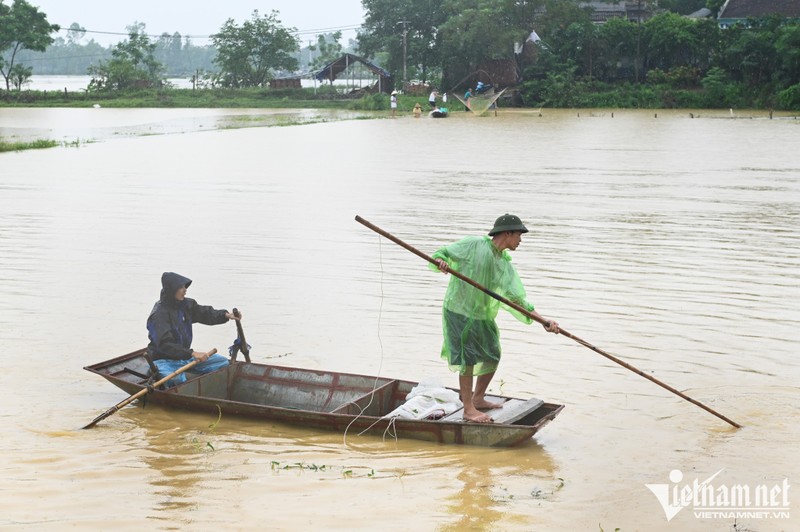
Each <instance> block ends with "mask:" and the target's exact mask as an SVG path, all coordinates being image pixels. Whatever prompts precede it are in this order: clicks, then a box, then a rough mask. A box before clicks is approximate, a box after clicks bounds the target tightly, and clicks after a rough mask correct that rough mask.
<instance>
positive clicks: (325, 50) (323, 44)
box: [308, 31, 343, 69]
mask: <svg viewBox="0 0 800 532" xmlns="http://www.w3.org/2000/svg"><path fill="white" fill-rule="evenodd" d="M341 38H342V32H341V31H337V32H334V33H325V34H323V35H318V36H317V44H312V45H311V46H309V47H308V50H309V52H318V54H317V55H316V56H315V57H314V58H313V59H312V60H311V65H310V66H311V68H314V69H316V68H319V67H322V66H325V65H327V64H328V63H330V62H331V61H333V60H335V59H338V58H339V57H340V56H341V55H342V50H343V48H342V45H341V44H340V43H339V39H341Z"/></svg>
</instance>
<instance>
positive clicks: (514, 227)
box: [489, 213, 528, 236]
mask: <svg viewBox="0 0 800 532" xmlns="http://www.w3.org/2000/svg"><path fill="white" fill-rule="evenodd" d="M504 231H522V232H523V233H527V232H528V228H527V227H525V225H524V224H523V223H522V220H520V219H519V216H514V215H513V214H508V213H505V214H504V215H503V216H501V217H500V218H498V219H497V220H495V221H494V227H492V230H491V231H489V236H494V235H496V234H497V233H502V232H504Z"/></svg>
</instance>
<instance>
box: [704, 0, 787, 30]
mask: <svg viewBox="0 0 800 532" xmlns="http://www.w3.org/2000/svg"><path fill="white" fill-rule="evenodd" d="M769 15H781V16H784V17H788V18H794V19H798V20H800V0H726V1H725V4H723V6H722V8H721V9H720V10H719V15H717V22H718V23H719V26H720V28H729V27H731V26H733V25H734V24H737V23H742V24H746V23H747V19H748V18H751V17H766V16H769Z"/></svg>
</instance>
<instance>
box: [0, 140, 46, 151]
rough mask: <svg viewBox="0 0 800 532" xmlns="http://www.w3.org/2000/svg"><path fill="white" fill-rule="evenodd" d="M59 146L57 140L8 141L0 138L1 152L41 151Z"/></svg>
mask: <svg viewBox="0 0 800 532" xmlns="http://www.w3.org/2000/svg"><path fill="white" fill-rule="evenodd" d="M59 145H60V143H59V142H56V141H55V140H45V139H40V140H32V141H8V140H5V139H2V138H0V152H6V151H22V150H39V149H43V148H53V147H55V146H59Z"/></svg>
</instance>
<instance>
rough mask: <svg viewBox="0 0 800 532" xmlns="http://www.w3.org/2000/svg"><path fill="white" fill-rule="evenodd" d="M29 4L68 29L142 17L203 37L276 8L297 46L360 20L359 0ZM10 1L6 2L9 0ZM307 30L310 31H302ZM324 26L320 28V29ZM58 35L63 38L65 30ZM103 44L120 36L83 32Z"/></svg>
mask: <svg viewBox="0 0 800 532" xmlns="http://www.w3.org/2000/svg"><path fill="white" fill-rule="evenodd" d="M28 2H29V3H30V4H31V5H34V6H38V7H39V10H40V11H42V12H43V13H45V14H46V15H47V20H48V21H49V22H50V23H51V24H59V25H61V27H62V28H69V26H70V25H71V24H72V23H73V22H77V23H78V24H80V25H81V26H83V27H84V28H85V29H86V30H90V31H97V32H119V33H125V31H126V30H125V27H126V26H129V25H131V24H133V23H134V22H143V23H145V25H146V28H145V31H146V32H147V33H148V34H151V35H160V34H162V33H164V32H167V33H169V34H172V33H175V32H176V31H177V32H179V33H180V34H181V35H192V36H194V35H196V36H207V35H210V34H212V33H215V32H217V31H218V30H219V29H220V27H221V26H222V25H223V24H224V23H225V21H226V20H228V19H229V18H232V19H234V21H236V23H237V24H241V23H242V22H244V21H246V20H248V19H250V18H251V16H252V13H253V10H254V9H258V12H259V14H260V15H265V14H269V13H270V12H271V11H272V10H275V11H278V12H279V15H278V18H279V19H280V20H281V23H282V24H283V25H284V26H286V27H294V28H297V30H299V31H300V32H302V33H301V34H300V35H299V37H300V41H301V45H305V44H307V42H308V41H310V40H315V35H314V33H315V32H319V30H328V29H330V31H331V32H332V31H334V30H336V29H340V28H352V27H353V26H358V25H360V24H361V23H362V22H363V21H364V10H363V8H362V7H361V0H271V1H268V2H257V1H253V0H222V1H219V0H205V1H203V0H28ZM9 3H10V2H9ZM305 32H310V33H305ZM325 32H326V31H322V33H325ZM342 33H343V37H344V39H343V40H342V43H343V44H347V40H348V39H351V38H354V37H355V31H352V30H348V31H343V32H342ZM59 36H61V37H66V33H65V32H63V31H62V32H59ZM85 38H86V39H87V40H88V39H89V38H92V39H94V40H96V41H97V42H99V43H100V44H103V45H108V44H111V43H115V42H118V41H120V40H121V39H124V38H125V36H124V35H122V36H118V35H117V36H115V35H104V34H102V33H87V34H86V37H85ZM192 42H194V44H197V45H203V44H207V43H208V42H209V41H208V40H207V39H201V38H199V37H198V38H193V39H192Z"/></svg>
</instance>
